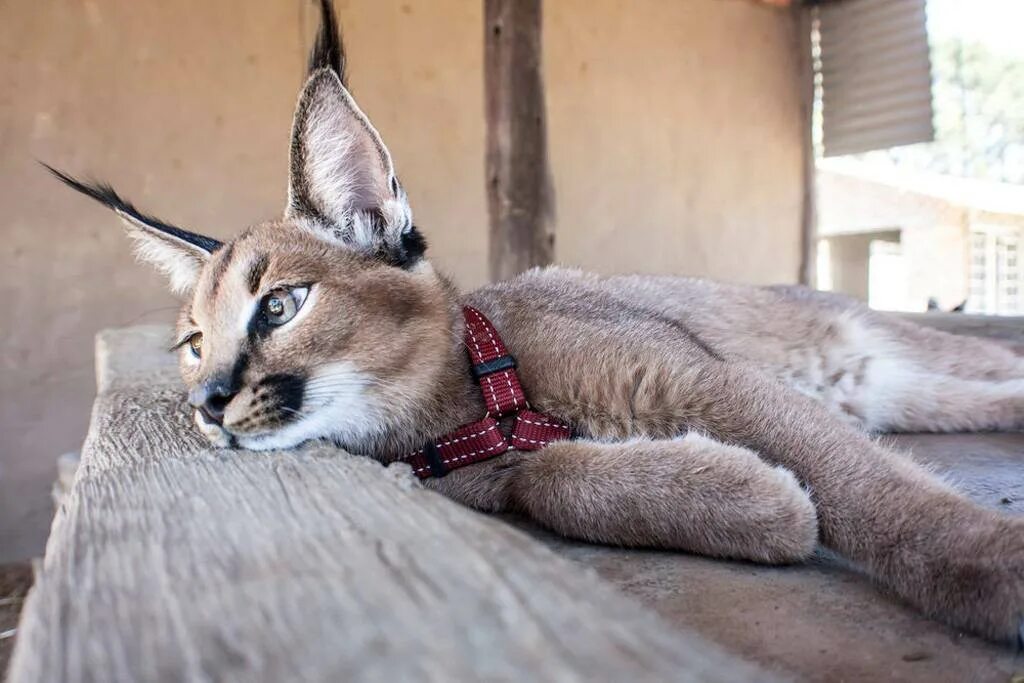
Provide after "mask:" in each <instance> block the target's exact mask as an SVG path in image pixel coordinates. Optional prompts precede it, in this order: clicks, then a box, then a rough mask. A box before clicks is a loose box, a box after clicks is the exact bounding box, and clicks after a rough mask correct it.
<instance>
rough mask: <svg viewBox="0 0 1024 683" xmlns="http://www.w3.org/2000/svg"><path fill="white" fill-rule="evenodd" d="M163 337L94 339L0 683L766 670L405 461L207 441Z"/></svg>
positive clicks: (524, 677)
mask: <svg viewBox="0 0 1024 683" xmlns="http://www.w3.org/2000/svg"><path fill="white" fill-rule="evenodd" d="M170 335H171V330H170V329H169V328H161V327H145V328H130V329H125V330H112V331H108V332H106V333H102V334H101V335H100V337H99V339H98V344H97V368H98V371H99V372H98V383H99V389H100V393H99V396H98V397H97V399H96V403H95V406H94V409H93V414H92V424H91V425H90V428H89V435H88V437H87V438H86V441H85V445H84V447H83V449H82V460H81V465H80V468H79V471H78V474H77V476H76V478H75V482H74V484H73V486H72V488H71V491H70V492H69V493H68V495H67V496H66V497H65V498H64V499H63V500H62V501H61V505H60V509H59V510H58V512H57V516H56V518H55V520H54V524H53V529H52V532H51V534H50V539H49V542H48V544H47V549H46V558H45V559H44V561H43V563H42V566H41V568H40V569H39V572H38V574H37V580H36V584H35V587H34V588H33V589H32V592H31V593H30V595H29V597H28V599H27V601H26V603H25V608H24V610H23V612H22V617H21V623H20V625H19V629H18V640H17V644H16V646H15V652H14V658H13V660H12V662H11V668H10V671H9V678H8V679H7V680H8V681H9V682H10V683H43V682H44V681H68V682H69V683H70V682H76V681H77V682H84V681H352V682H354V683H358V682H359V681H478V680H487V681H536V680H552V681H563V680H571V681H580V680H616V681H634V680H652V681H668V680H673V681H765V680H773V679H774V677H773V676H768V675H766V674H764V673H763V672H758V671H757V670H756V669H755V668H753V667H751V666H749V665H747V664H744V663H743V662H740V661H737V660H736V659H734V658H733V657H731V656H729V655H728V654H725V653H724V652H723V651H722V650H720V649H719V648H718V647H715V646H714V645H711V644H709V643H707V642H706V641H704V640H701V639H700V638H698V637H696V636H694V635H692V634H688V633H682V632H680V631H677V630H674V629H673V628H672V627H670V626H668V625H667V624H665V623H664V622H663V621H661V620H660V619H659V618H658V617H657V616H655V615H654V614H653V613H651V612H648V611H647V610H646V609H644V608H642V607H641V606H640V605H638V604H637V603H634V602H633V601H631V600H630V599H628V598H626V597H625V596H624V595H622V594H620V593H618V592H616V591H615V590H614V589H613V588H611V587H610V586H609V585H607V584H605V583H603V582H602V581H601V580H599V579H598V578H597V577H596V575H594V574H593V573H591V572H589V571H587V570H585V569H584V568H582V567H580V566H579V565H577V564H575V563H572V562H570V561H569V560H567V559H564V558H561V557H558V556H557V555H555V554H553V553H552V552H551V551H550V550H548V549H547V548H545V547H544V546H542V545H541V544H540V543H539V542H538V541H536V540H534V539H532V538H530V537H529V536H527V535H526V534H525V533H523V532H521V531H518V530H516V529H514V528H512V527H511V526H510V525H508V524H506V523H504V522H502V521H500V520H498V519H496V518H494V517H491V516H486V515H482V514H479V513H477V512H474V511H472V510H469V509H467V508H464V507H462V506H460V505H458V504H456V503H454V502H452V501H450V500H448V499H447V498H444V497H443V496H441V495H439V494H437V493H434V492H432V491H429V490H428V489H426V488H424V487H423V486H421V485H420V484H419V482H418V481H417V480H416V479H415V478H414V477H413V475H412V471H411V470H410V469H409V467H408V466H406V465H398V466H393V467H389V468H384V467H383V466H381V465H380V464H378V463H377V462H375V461H373V460H370V459H369V458H363V457H355V456H352V455H349V454H347V453H345V452H343V451H340V450H338V449H334V448H327V447H311V448H309V449H307V450H294V451H278V452H247V451H228V450H217V449H212V448H211V447H210V446H209V444H207V443H206V442H205V440H204V439H202V438H201V437H200V436H199V435H198V433H197V431H196V429H195V428H194V426H193V425H192V424H191V420H190V417H189V411H188V410H187V407H186V406H185V404H184V389H183V387H182V386H181V384H180V380H178V379H177V377H176V375H177V371H176V369H175V367H174V365H175V361H174V354H169V353H167V352H166V349H167V345H168V343H169V340H170V339H171V336H170Z"/></svg>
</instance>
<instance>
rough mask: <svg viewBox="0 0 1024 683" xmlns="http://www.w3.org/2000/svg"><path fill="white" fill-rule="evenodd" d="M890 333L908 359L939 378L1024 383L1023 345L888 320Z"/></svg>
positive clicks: (898, 320)
mask: <svg viewBox="0 0 1024 683" xmlns="http://www.w3.org/2000/svg"><path fill="white" fill-rule="evenodd" d="M886 327H887V328H888V330H887V331H888V332H889V333H890V334H891V335H892V336H893V338H894V339H895V340H896V341H897V342H898V343H899V344H900V346H901V347H902V350H903V352H904V354H905V355H906V356H907V359H908V360H911V361H912V362H913V363H915V364H917V365H919V366H920V367H922V368H923V369H924V370H926V371H928V372H931V373H934V374H936V375H946V376H950V377H959V378H961V379H965V380H972V381H986V382H1006V381H1009V380H1015V379H1020V380H1024V346H1022V345H1020V344H1011V343H1009V342H1001V341H996V340H992V339H985V338H983V337H975V336H972V335H966V334H950V333H948V332H942V331H941V330H935V329H932V328H929V327H922V326H921V325H917V324H914V323H912V322H908V321H906V320H900V319H896V318H889V319H887V320H886Z"/></svg>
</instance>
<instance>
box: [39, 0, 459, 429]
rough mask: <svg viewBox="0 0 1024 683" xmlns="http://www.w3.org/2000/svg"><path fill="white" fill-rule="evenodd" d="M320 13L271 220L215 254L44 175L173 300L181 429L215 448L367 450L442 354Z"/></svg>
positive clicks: (414, 256) (329, 23) (418, 396)
mask: <svg viewBox="0 0 1024 683" xmlns="http://www.w3.org/2000/svg"><path fill="white" fill-rule="evenodd" d="M320 4H321V10H322V21H321V26H320V33H319V35H318V37H317V40H316V44H315V46H314V49H313V53H312V55H311V57H310V69H309V75H308V78H307V79H306V83H305V85H304V86H303V88H302V92H301V94H300V95H299V101H298V105H297V107H296V111H295V118H294V120H293V122H292V136H291V147H290V159H289V161H290V163H289V175H288V202H287V205H286V207H285V211H284V217H283V218H282V219H281V220H280V221H276V222H272V223H265V224H261V225H257V226H255V227H253V228H250V229H249V230H247V231H245V232H244V233H243V234H242V235H240V236H239V237H236V238H235V239H233V240H231V241H229V242H226V243H221V242H219V241H218V240H216V239H213V238H210V237H205V236H203V235H200V234H197V233H194V232H190V231H188V230H184V229H182V228H179V227H176V226H173V225H170V224H168V223H166V222H164V221H162V220H160V219H157V218H154V217H153V216H150V215H147V214H145V213H143V212H142V211H139V210H138V209H136V208H135V207H134V206H133V205H132V204H131V203H130V202H128V201H126V200H124V199H123V198H121V197H120V196H119V195H118V194H117V193H116V192H115V191H114V190H113V188H111V187H110V186H108V185H104V184H99V183H85V182H82V181H79V180H76V179H74V178H72V177H71V176H68V175H67V174H65V173H62V172H60V171H57V170H55V169H52V168H51V169H50V170H51V171H53V173H54V174H55V175H56V176H57V177H58V178H60V179H61V180H62V181H63V182H65V183H66V184H68V185H69V186H71V187H72V188H74V189H75V190H77V191H79V192H82V193H83V194H86V195H88V196H89V197H92V198H93V199H95V200H97V201H99V202H101V203H102V204H104V205H105V206H107V207H109V208H111V209H113V210H114V211H116V212H117V214H118V215H119V216H120V217H121V218H122V219H123V220H124V222H125V225H126V227H127V229H128V234H129V236H130V237H132V238H133V239H134V240H135V242H136V245H137V247H138V253H139V256H140V257H141V258H142V259H143V260H146V261H149V262H150V263H152V264H153V265H155V266H156V267H157V268H158V269H160V270H161V271H163V272H164V273H165V274H166V275H167V276H168V278H169V280H170V284H171V288H172V289H173V290H174V291H176V292H179V293H181V294H185V295H187V297H188V298H189V303H188V304H186V305H185V307H184V308H183V310H182V313H181V316H180V319H179V321H178V344H177V346H178V348H179V349H180V350H179V353H180V354H181V371H182V376H183V377H184V379H185V382H186V383H187V384H188V389H189V402H190V403H191V404H192V406H193V407H194V409H195V420H196V424H197V425H199V428H200V429H201V430H202V431H203V433H204V434H206V435H207V436H208V437H210V438H211V439H212V440H213V441H214V442H215V443H217V444H220V445H225V446H228V445H238V446H242V447H244V448H254V449H267V448H284V447H288V446H293V445H295V444H297V443H300V442H302V441H305V440H307V439H312V438H322V437H326V438H331V439H334V440H336V441H338V442H340V443H341V444H343V445H347V446H349V447H350V448H360V447H367V446H372V444H373V440H374V437H375V435H379V434H382V433H384V432H386V430H387V428H388V426H389V423H393V422H395V421H398V420H401V419H402V418H403V416H404V414H406V413H407V412H408V411H409V410H411V409H412V407H413V406H415V405H416V404H417V403H422V402H423V401H425V400H427V394H428V392H429V390H430V387H431V384H432V383H433V382H434V381H435V380H436V378H437V375H438V374H439V373H440V365H441V360H440V358H441V357H442V356H443V353H438V351H439V350H444V349H447V348H448V346H449V345H450V344H451V332H450V327H449V324H450V319H451V312H450V311H449V310H448V308H449V306H450V304H449V298H448V297H447V290H446V287H445V285H444V284H443V283H442V281H441V280H440V278H438V277H437V275H435V274H434V272H433V270H432V269H431V267H430V265H429V263H427V261H426V260H425V259H424V257H423V254H424V251H425V249H426V243H425V242H424V240H423V238H422V236H421V235H420V234H419V232H418V231H417V229H416V226H415V225H414V224H413V218H412V209H411V208H410V206H409V203H408V199H407V197H406V194H405V191H404V190H403V189H402V186H401V183H399V182H398V178H397V176H396V175H395V169H394V164H393V163H392V160H391V154H390V153H389V152H388V150H387V147H385V146H384V142H383V141H382V140H381V138H380V135H379V133H378V132H377V130H376V129H375V128H374V127H373V125H372V124H371V123H370V121H369V119H368V118H367V117H366V115H365V114H364V113H363V112H362V110H360V109H359V106H358V105H357V104H356V102H355V100H353V99H352V96H351V95H350V94H349V92H348V90H347V89H346V88H345V84H344V72H345V68H344V66H345V65H344V51H343V49H342V46H341V43H340V40H339V36H338V31H337V22H336V20H335V17H334V14H333V9H332V7H331V4H330V2H327V0H324V1H322V2H321V3H320Z"/></svg>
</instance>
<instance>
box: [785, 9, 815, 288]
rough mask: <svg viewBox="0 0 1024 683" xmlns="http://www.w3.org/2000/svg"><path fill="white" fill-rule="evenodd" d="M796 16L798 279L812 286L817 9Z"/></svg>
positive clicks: (813, 273)
mask: <svg viewBox="0 0 1024 683" xmlns="http://www.w3.org/2000/svg"><path fill="white" fill-rule="evenodd" d="M790 11H791V12H792V15H793V23H794V25H795V26H794V30H795V31H796V41H795V45H794V49H795V50H796V51H797V78H798V87H799V88H800V125H801V126H802V131H801V136H800V146H801V178H802V182H803V188H802V189H803V192H802V196H801V204H800V270H799V272H798V273H797V282H799V283H800V284H802V285H807V286H809V287H813V286H815V283H816V281H817V255H818V249H817V246H818V203H817V199H818V193H817V166H816V164H815V158H814V87H815V86H814V63H813V59H812V55H811V27H812V23H813V19H814V15H813V12H814V8H813V7H809V6H801V5H797V6H795V7H793V8H792V10H790Z"/></svg>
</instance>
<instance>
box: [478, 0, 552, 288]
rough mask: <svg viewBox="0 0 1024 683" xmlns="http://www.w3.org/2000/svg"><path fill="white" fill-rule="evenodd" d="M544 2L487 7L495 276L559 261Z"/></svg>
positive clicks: (491, 0)
mask: <svg viewBox="0 0 1024 683" xmlns="http://www.w3.org/2000/svg"><path fill="white" fill-rule="evenodd" d="M542 6H543V2H542V0H485V1H484V91H485V99H486V113H487V207H488V213H489V215H490V255H489V262H490V272H491V278H492V279H493V280H504V279H506V278H510V277H512V276H513V275H518V274H519V273H521V272H523V271H525V270H529V269H530V268H532V267H534V266H543V265H547V264H549V263H551V261H552V259H553V258H554V250H555V234H554V223H553V220H552V213H553V199H552V189H551V171H550V168H549V167H548V150H547V128H546V119H545V109H544V81H543V74H542V64H541V42H542V41H541V31H542V28H543V19H542V12H541V10H542Z"/></svg>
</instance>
